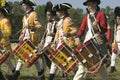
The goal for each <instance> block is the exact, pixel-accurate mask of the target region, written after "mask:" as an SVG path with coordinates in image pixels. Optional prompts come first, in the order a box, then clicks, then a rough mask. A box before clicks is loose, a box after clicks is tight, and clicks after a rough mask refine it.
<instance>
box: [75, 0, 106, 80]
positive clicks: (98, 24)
mask: <svg viewBox="0 0 120 80" xmlns="http://www.w3.org/2000/svg"><path fill="white" fill-rule="evenodd" d="M100 3H101V1H100V0H86V1H85V2H84V3H83V5H84V6H87V8H86V10H87V14H86V15H85V16H84V19H83V21H82V24H81V26H80V28H79V30H78V33H77V36H76V39H75V41H76V42H75V44H76V45H79V44H80V38H81V37H82V36H83V34H84V33H86V35H85V39H84V42H86V41H87V40H89V39H90V38H92V37H93V36H94V35H95V34H100V35H104V34H105V33H106V32H107V19H106V15H105V14H104V13H103V12H102V11H101V10H100V7H99V4H100ZM85 31H86V32H85ZM104 41H105V37H104ZM100 49H101V47H100ZM102 51H106V50H105V49H102V50H100V52H101V53H102ZM105 53H106V52H105ZM85 70H86V69H85V67H84V66H83V65H82V64H81V63H80V64H79V69H78V71H77V72H76V74H75V76H74V78H73V80H83V77H84V73H85V72H86V71H85ZM99 73H100V76H101V77H102V80H108V78H107V71H106V68H105V67H104V66H102V67H101V68H100V70H99Z"/></svg>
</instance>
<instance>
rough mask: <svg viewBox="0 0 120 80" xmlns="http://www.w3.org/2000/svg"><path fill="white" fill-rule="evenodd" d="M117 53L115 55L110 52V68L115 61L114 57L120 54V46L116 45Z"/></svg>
mask: <svg viewBox="0 0 120 80" xmlns="http://www.w3.org/2000/svg"><path fill="white" fill-rule="evenodd" d="M117 52H118V53H117V54H115V53H114V52H112V56H111V66H115V60H116V57H117V56H118V55H119V54H120V45H118V51H117Z"/></svg>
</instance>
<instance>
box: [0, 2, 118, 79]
mask: <svg viewBox="0 0 120 80" xmlns="http://www.w3.org/2000/svg"><path fill="white" fill-rule="evenodd" d="M100 3H101V1H100V0H86V1H85V2H84V3H83V5H84V6H86V7H87V8H86V10H87V14H86V15H85V16H84V18H83V21H82V23H81V25H80V28H79V29H78V30H77V27H76V26H75V23H74V22H73V20H72V18H71V17H70V16H69V13H68V10H69V9H71V8H72V5H71V4H69V3H60V4H57V5H53V4H52V2H50V1H49V2H47V4H46V7H45V14H46V18H47V21H48V22H47V23H46V27H45V29H46V30H45V32H44V34H40V31H42V30H43V26H42V25H41V23H40V21H39V17H38V14H37V13H36V12H35V11H34V7H33V6H36V4H35V2H34V1H32V0H22V1H20V5H21V6H22V8H23V10H24V12H25V13H24V16H23V19H22V23H23V25H22V31H21V34H20V37H19V41H20V42H23V41H24V40H30V41H31V43H32V44H34V45H35V46H38V47H40V46H42V48H43V49H44V48H46V47H48V46H49V45H50V46H49V47H51V48H52V49H53V50H57V49H59V47H60V46H61V44H62V43H65V44H67V46H68V47H69V48H70V49H72V50H74V49H75V48H76V47H77V46H79V45H80V44H82V42H81V37H82V36H84V34H85V38H84V41H83V43H85V42H87V41H88V40H91V38H93V37H95V40H96V42H97V44H99V46H97V49H98V54H99V55H100V57H104V55H105V54H108V50H111V51H110V52H111V53H112V55H111V56H110V58H111V64H110V63H109V62H110V61H108V63H107V62H106V63H103V64H108V65H109V64H110V67H111V71H110V73H113V72H114V71H116V68H115V60H116V57H117V56H118V55H119V51H120V50H119V43H120V39H119V37H120V35H119V30H120V29H119V27H120V7H119V6H118V7H116V8H115V10H114V15H115V22H116V26H115V29H114V30H115V31H114V41H113V43H112V46H111V49H110V48H109V47H110V44H109V43H110V40H111V33H110V27H109V26H108V23H107V18H106V14H105V13H104V12H102V11H101V10H100V6H99V4H100ZM9 7H10V6H9V4H8V3H7V2H6V1H5V0H2V1H1V6H0V45H1V46H2V47H4V48H5V50H7V51H9V52H10V55H12V49H11V43H10V38H9V37H10V36H11V31H12V27H11V24H10V21H9V19H8V18H7V15H8V14H9V13H10V11H9V10H10V9H9ZM55 16H57V17H58V18H59V20H58V21H57V20H55ZM106 33H107V35H105V34H106ZM40 35H42V36H43V37H42V39H41V42H39V36H40ZM96 35H97V37H96ZM98 35H100V38H99V36H98ZM101 42H102V43H101ZM39 44H40V45H39ZM95 46H96V45H95ZM82 47H83V46H82ZM88 51H89V50H88ZM71 53H72V52H71ZM61 54H63V53H61ZM42 56H44V58H45V60H46V63H47V64H46V65H47V66H48V68H49V69H50V70H49V71H50V72H49V77H48V80H54V77H55V73H56V71H57V68H58V65H56V64H55V63H54V62H52V61H51V60H49V58H50V57H49V56H50V55H48V54H47V53H44V54H42ZM71 56H72V57H75V56H74V54H71ZM92 56H94V54H93V55H92V54H91V55H89V57H92ZM0 57H1V56H0ZM69 60H71V57H69ZM85 62H86V61H85V60H84V61H83V62H78V66H77V67H78V69H77V71H76V72H75V75H74V77H73V79H72V80H83V79H84V78H85V76H86V72H87V68H86V67H85V66H84V65H83V63H85ZM5 63H6V64H7V65H8V66H9V67H10V69H11V71H12V72H13V74H12V75H8V76H7V78H8V80H18V77H19V76H20V69H21V67H22V65H23V62H22V61H21V60H20V59H18V62H17V64H16V65H15V66H14V65H13V63H12V62H11V61H10V59H9V58H7V59H6V60H5ZM43 63H44V62H42V64H41V63H40V62H39V61H38V60H37V61H35V63H34V65H35V67H36V69H37V72H38V76H40V78H39V79H38V80H45V74H44V72H45V69H44V65H43ZM0 65H1V64H0ZM65 65H66V64H65ZM98 73H99V74H100V76H101V79H102V80H108V72H107V68H106V66H105V65H101V67H100V68H99V70H98ZM0 80H6V78H4V75H3V74H2V71H1V70H0Z"/></svg>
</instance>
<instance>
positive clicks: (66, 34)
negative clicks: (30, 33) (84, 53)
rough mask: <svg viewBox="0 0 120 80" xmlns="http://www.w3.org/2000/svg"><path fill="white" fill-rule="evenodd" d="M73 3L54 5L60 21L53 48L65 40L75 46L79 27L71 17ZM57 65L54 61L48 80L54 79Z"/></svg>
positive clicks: (70, 45)
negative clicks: (70, 10)
mask: <svg viewBox="0 0 120 80" xmlns="http://www.w3.org/2000/svg"><path fill="white" fill-rule="evenodd" d="M71 8H72V5H71V4H69V3H61V4H57V5H55V6H54V7H53V10H55V11H56V14H57V16H58V17H59V19H60V20H59V21H58V23H57V32H56V35H55V38H54V41H53V45H52V48H53V47H54V48H55V49H57V48H58V47H59V46H60V45H61V43H63V42H65V43H66V44H67V45H68V46H69V47H71V48H74V47H75V45H74V38H73V37H74V36H75V35H76V32H77V28H76V27H75V24H74V23H73V21H72V19H71V18H70V17H69V13H68V9H71ZM56 69H57V67H56V65H55V64H54V63H52V65H51V69H50V76H49V79H48V80H53V78H54V76H55V72H56Z"/></svg>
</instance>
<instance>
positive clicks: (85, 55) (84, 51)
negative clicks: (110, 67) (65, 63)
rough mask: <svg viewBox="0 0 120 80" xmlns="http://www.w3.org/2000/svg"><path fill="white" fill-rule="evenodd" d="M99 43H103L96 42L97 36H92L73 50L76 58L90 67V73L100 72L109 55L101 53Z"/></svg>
mask: <svg viewBox="0 0 120 80" xmlns="http://www.w3.org/2000/svg"><path fill="white" fill-rule="evenodd" d="M99 45H101V43H99V44H98V43H96V38H91V39H90V40H88V41H86V42H85V43H83V44H80V45H79V46H78V47H77V48H76V49H74V50H73V53H74V54H75V56H76V58H77V59H78V60H79V61H80V62H81V63H82V64H83V65H84V66H85V67H86V68H87V69H88V72H89V73H95V72H98V70H99V69H100V67H101V66H102V64H103V61H104V60H105V58H106V56H107V54H105V53H101V51H100V49H99ZM104 48H106V47H104Z"/></svg>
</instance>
